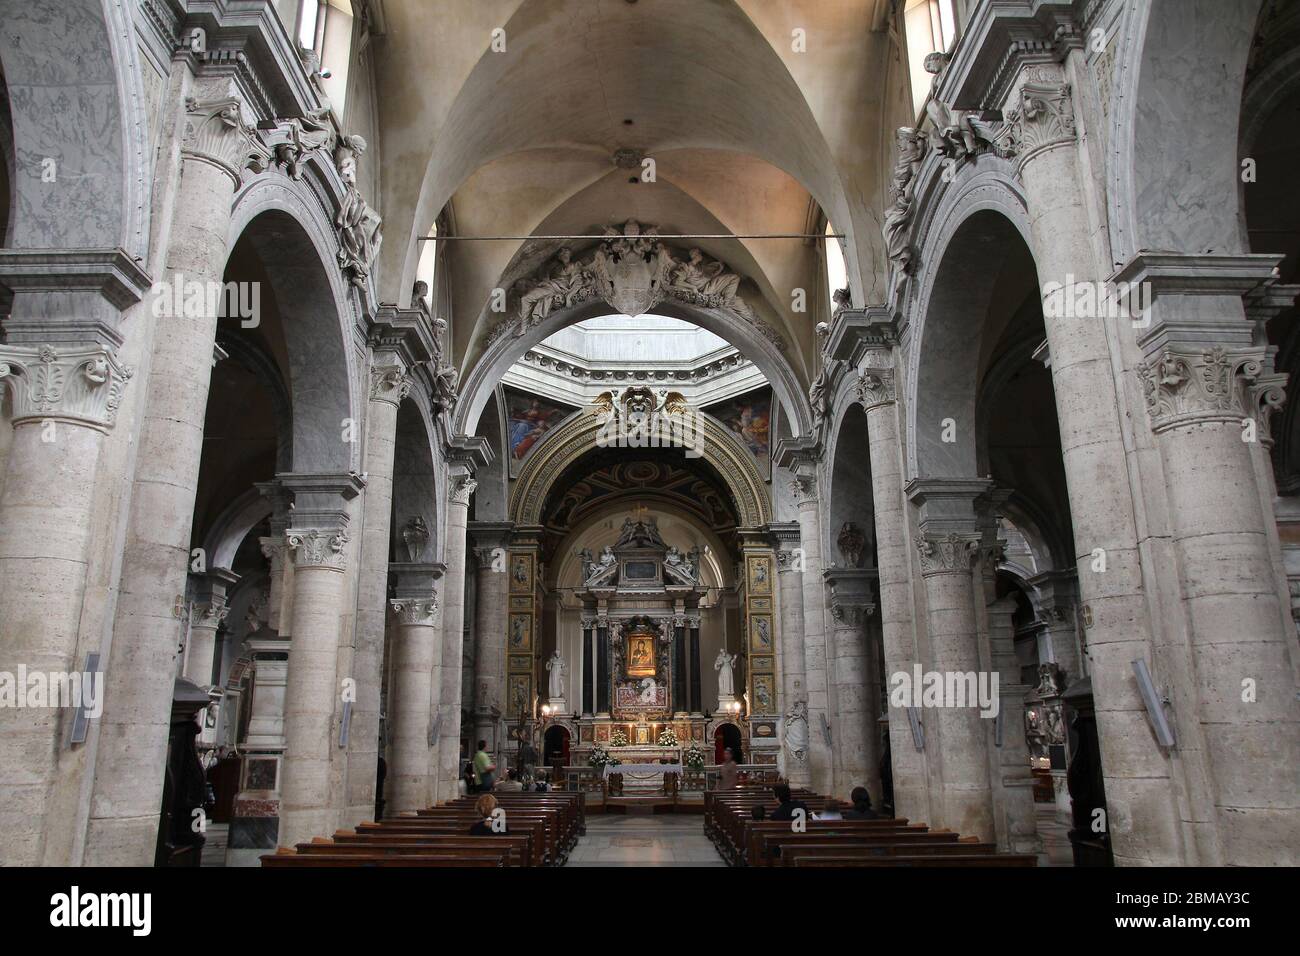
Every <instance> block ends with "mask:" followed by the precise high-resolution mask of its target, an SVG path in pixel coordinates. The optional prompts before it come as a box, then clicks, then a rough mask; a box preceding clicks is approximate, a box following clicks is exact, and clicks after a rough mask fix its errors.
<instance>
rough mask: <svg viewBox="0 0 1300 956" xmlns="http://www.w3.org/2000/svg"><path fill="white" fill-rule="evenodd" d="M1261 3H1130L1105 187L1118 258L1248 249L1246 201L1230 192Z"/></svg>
mask: <svg viewBox="0 0 1300 956" xmlns="http://www.w3.org/2000/svg"><path fill="white" fill-rule="evenodd" d="M1260 3H1261V0H1237V2H1234V3H1223V2H1222V0H1138V2H1135V3H1132V4H1129V5H1127V7H1126V12H1125V21H1124V30H1123V34H1122V35H1123V41H1122V44H1123V45H1122V47H1121V49H1120V53H1119V58H1120V69H1119V72H1118V81H1117V90H1116V96H1115V101H1114V102H1115V109H1114V111H1113V115H1112V118H1111V130H1110V133H1111V142H1112V143H1113V144H1114V145H1113V148H1112V150H1111V152H1110V155H1109V158H1108V165H1109V170H1108V175H1107V180H1108V186H1109V188H1108V189H1107V190H1106V193H1107V201H1108V205H1109V210H1108V211H1109V219H1110V223H1111V241H1112V249H1113V253H1112V254H1113V256H1114V258H1115V260H1116V261H1117V264H1119V263H1122V262H1125V261H1127V260H1128V259H1129V258H1131V257H1132V256H1133V254H1134V253H1135V252H1137V251H1138V250H1139V249H1159V250H1175V251H1187V252H1195V253H1207V252H1213V253H1216V254H1220V255H1229V254H1235V253H1241V252H1245V251H1247V245H1246V240H1245V235H1244V233H1243V230H1242V228H1241V214H1240V209H1239V205H1240V204H1239V203H1234V202H1232V201H1231V200H1228V201H1225V198H1226V197H1230V196H1239V195H1240V193H1239V177H1238V171H1239V169H1240V167H1239V166H1238V162H1237V157H1238V136H1239V128H1240V117H1241V106H1242V89H1243V84H1244V82H1245V73H1246V63H1247V60H1248V58H1249V54H1250V48H1251V43H1252V42H1253V39H1254V35H1255V26H1256V22H1257V18H1258V14H1259V8H1260ZM1188 117H1195V118H1196V119H1195V121H1194V122H1189V121H1188ZM1175 197H1177V201H1176V202H1175Z"/></svg>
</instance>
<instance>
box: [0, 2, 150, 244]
mask: <svg viewBox="0 0 1300 956" xmlns="http://www.w3.org/2000/svg"><path fill="white" fill-rule="evenodd" d="M134 6H135V5H134V4H130V3H126V2H124V0H64V2H61V3H57V4H44V3H30V2H25V0H0V21H3V23H4V25H5V28H4V30H3V31H2V32H0V64H2V65H3V70H4V77H5V85H6V86H7V88H8V93H9V107H10V119H11V122H12V135H13V148H14V151H15V154H16V155H15V162H14V173H15V176H14V180H13V183H12V189H13V195H14V211H13V213H12V215H13V218H14V222H13V228H12V245H13V246H14V247H16V248H27V249H50V248H64V249H75V248H83V249H115V248H119V247H120V248H122V249H125V250H126V251H127V252H128V253H129V254H131V255H133V256H137V257H143V256H144V255H145V254H146V253H147V251H148V233H149V198H150V193H151V182H150V179H151V177H150V163H149V136H148V129H149V122H148V118H147V116H146V110H145V96H144V81H143V78H142V77H141V73H140V65H139V62H138V60H137V56H138V53H137V48H136V38H135V25H134V23H133V17H132V10H133V8H134ZM45 160H53V163H54V166H53V169H54V172H55V175H56V176H58V177H59V179H58V180H56V181H61V182H65V183H80V184H81V186H82V187H83V188H63V189H51V188H50V184H49V183H48V182H44V181H43V180H42V176H43V174H44V173H45V169H46V165H45V163H44V161H45Z"/></svg>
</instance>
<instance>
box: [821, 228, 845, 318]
mask: <svg viewBox="0 0 1300 956" xmlns="http://www.w3.org/2000/svg"><path fill="white" fill-rule="evenodd" d="M823 241H824V243H825V247H826V289H827V299H826V301H827V302H828V303H829V304H828V306H827V308H828V310H829V311H832V312H833V311H834V310H835V300H834V299H833V298H831V296H833V295H834V294H835V290H836V289H843V288H846V287H847V286H848V284H849V274H848V271H847V270H846V269H845V268H844V247H843V246H842V245H840V240H839V239H837V238H835V227H834V226H832V225H831V223H830V221H829V220H827V222H826V238H825V240H823Z"/></svg>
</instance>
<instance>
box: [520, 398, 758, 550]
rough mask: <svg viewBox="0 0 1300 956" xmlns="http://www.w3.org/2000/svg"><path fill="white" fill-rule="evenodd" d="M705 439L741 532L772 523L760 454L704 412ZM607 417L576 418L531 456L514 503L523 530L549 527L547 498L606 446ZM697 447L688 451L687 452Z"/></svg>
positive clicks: (591, 413)
mask: <svg viewBox="0 0 1300 956" xmlns="http://www.w3.org/2000/svg"><path fill="white" fill-rule="evenodd" d="M697 421H698V422H699V427H700V437H701V439H702V441H700V442H699V444H698V445H697V446H696V447H698V448H699V449H700V457H701V458H702V459H703V460H704V461H706V462H708V463H709V464H710V465H712V466H713V468H714V469H715V470H716V471H717V472H718V474H719V475H720V476H721V477H722V480H723V481H724V482H725V483H726V486H727V490H728V491H729V492H730V493H731V497H732V499H733V501H734V503H735V507H736V519H737V521H738V522H739V525H740V527H741V528H757V527H760V526H762V525H765V524H767V523H768V522H769V521H771V520H772V508H771V503H770V502H769V500H768V496H767V490H766V488H765V487H764V483H763V479H762V477H761V476H760V475H759V473H758V469H757V468H755V467H754V456H753V455H752V454H751V453H750V452H749V450H748V449H746V448H744V447H743V446H742V445H741V444H740V443H739V442H738V441H736V439H735V438H733V437H732V436H731V434H730V433H729V432H728V431H727V429H726V428H725V427H723V425H722V424H721V423H719V422H718V421H717V420H716V419H714V418H712V417H711V416H709V415H706V414H703V413H698V418H697ZM604 427H605V419H604V418H603V417H602V415H601V414H600V413H599V412H598V411H595V410H588V411H585V412H583V413H582V414H580V415H576V416H574V417H572V418H570V419H569V420H568V421H567V422H565V423H564V424H563V425H561V426H560V427H559V428H557V429H556V430H555V431H554V432H552V433H551V434H550V435H549V436H547V438H546V441H545V442H544V443H543V444H542V445H541V446H540V447H538V449H537V451H536V452H535V453H533V454H532V455H530V456H529V458H528V461H527V462H526V463H525V465H524V468H523V471H522V472H521V473H520V475H519V479H518V481H517V482H516V483H515V487H514V490H513V493H512V495H511V502H510V520H511V521H512V522H514V524H515V525H516V526H517V527H530V526H537V525H540V524H542V523H543V519H544V517H545V516H544V513H543V512H544V510H545V506H546V502H547V499H548V497H549V494H550V491H551V489H552V487H553V486H554V485H555V482H556V481H557V480H559V478H560V476H561V475H563V474H564V472H565V471H566V470H567V469H568V468H569V467H570V466H571V465H573V464H574V463H576V462H577V461H578V459H580V458H581V457H582V456H583V455H586V454H587V453H589V452H590V451H592V450H593V449H596V448H599V447H601V444H600V443H601V441H603V438H602V436H603V435H604V434H605V432H604V431H603V429H604ZM687 451H692V449H682V453H683V454H685V453H686V452H687Z"/></svg>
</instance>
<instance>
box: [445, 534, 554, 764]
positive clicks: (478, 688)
mask: <svg viewBox="0 0 1300 956" xmlns="http://www.w3.org/2000/svg"><path fill="white" fill-rule="evenodd" d="M512 528H513V525H511V524H510V523H509V522H504V523H503V522H488V521H475V522H473V523H472V525H471V526H470V529H469V536H470V537H471V538H472V539H473V542H474V560H475V564H476V566H477V569H478V570H477V571H476V578H475V582H476V595H477V596H476V598H475V605H474V632H475V643H474V685H473V686H474V737H475V739H476V740H478V739H480V738H481V739H483V740H486V741H487V742H488V745H489V746H493V745H494V743H495V744H497V745H500V746H504V741H503V740H502V739H501V735H499V734H498V733H497V729H498V722H499V721H500V719H501V716H502V715H503V714H504V712H505V711H504V708H503V707H502V704H503V703H504V702H505V684H506V630H507V626H508V625H507V623H506V612H507V609H508V607H509V595H508V591H509V584H510V576H509V575H508V574H507V573H506V563H507V562H506V545H507V544H509V541H510V531H511V529H512ZM570 679H572V677H570ZM503 756H504V754H503V753H498V754H497V758H498V763H500V761H501V758H502V757H503Z"/></svg>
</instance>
